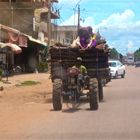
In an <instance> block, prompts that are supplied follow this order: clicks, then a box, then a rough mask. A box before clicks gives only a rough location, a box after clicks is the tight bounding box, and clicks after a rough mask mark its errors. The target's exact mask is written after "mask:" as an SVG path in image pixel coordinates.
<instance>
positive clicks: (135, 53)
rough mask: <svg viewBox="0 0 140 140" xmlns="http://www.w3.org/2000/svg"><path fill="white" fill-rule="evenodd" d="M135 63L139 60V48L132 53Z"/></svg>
mask: <svg viewBox="0 0 140 140" xmlns="http://www.w3.org/2000/svg"><path fill="white" fill-rule="evenodd" d="M134 57H135V61H136V60H140V48H139V49H138V50H136V51H135V52H134Z"/></svg>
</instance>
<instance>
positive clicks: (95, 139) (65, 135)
mask: <svg viewBox="0 0 140 140" xmlns="http://www.w3.org/2000/svg"><path fill="white" fill-rule="evenodd" d="M104 99H105V102H102V103H100V104H99V110H98V111H90V110H89V109H88V108H89V105H88V104H87V103H84V102H83V104H81V105H80V106H79V109H77V110H69V109H68V108H67V106H66V105H65V104H64V107H63V110H62V111H58V112H55V111H53V110H51V109H52V105H51V104H50V103H47V104H45V105H38V106H36V110H37V109H38V108H39V107H40V108H42V109H41V110H40V114H31V116H34V119H32V117H30V121H29V118H28V119H26V120H22V116H20V117H21V118H20V119H21V120H22V123H24V127H23V124H22V123H21V124H20V123H19V124H18V125H17V126H16V129H17V132H16V133H15V131H14V132H12V131H11V132H10V133H8V135H7V136H6V135H5V136H4V137H2V138H0V139H2V140H11V139H13V140H140V68H134V67H131V66H129V67H127V74H126V77H125V78H124V79H121V78H118V79H113V80H112V82H110V83H109V84H108V85H107V86H106V87H105V88H104ZM45 106H47V108H46V107H45ZM34 109H35V108H34ZM27 113H30V112H28V111H27ZM29 116H30V115H29ZM9 117H10V116H9ZM27 120H28V121H27ZM11 125H12V122H11ZM13 128H14V126H13ZM14 129H15V128H14ZM3 133H4V132H3Z"/></svg>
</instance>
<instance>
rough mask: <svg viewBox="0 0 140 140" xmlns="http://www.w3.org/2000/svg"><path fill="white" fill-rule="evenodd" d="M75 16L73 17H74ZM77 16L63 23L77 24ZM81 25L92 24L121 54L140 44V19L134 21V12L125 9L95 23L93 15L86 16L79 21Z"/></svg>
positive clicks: (133, 49) (132, 49) (134, 48)
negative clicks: (83, 20) (83, 19)
mask: <svg viewBox="0 0 140 140" xmlns="http://www.w3.org/2000/svg"><path fill="white" fill-rule="evenodd" d="M74 17H75V18H74ZM77 17H78V15H77V14H76V15H75V16H74V15H73V16H71V17H70V18H69V19H68V20H67V21H65V22H64V23H63V25H74V24H75V25H77V20H76V19H77ZM80 23H81V26H89V25H90V26H92V27H94V28H96V31H97V30H98V29H99V31H100V33H101V34H102V35H103V36H104V37H105V38H106V40H107V42H108V44H109V45H110V46H111V47H116V49H117V50H118V51H120V52H122V53H123V54H124V53H126V50H127V51H135V50H136V49H137V48H138V47H139V45H138V44H140V43H139V42H138V40H139V36H140V20H137V21H135V13H134V11H132V10H130V9H126V10H125V11H124V12H122V13H114V14H112V15H110V16H109V17H107V18H106V19H103V20H102V21H101V22H100V23H99V24H96V25H95V22H94V18H93V17H90V16H89V17H87V18H86V19H85V22H82V21H81V22H80Z"/></svg>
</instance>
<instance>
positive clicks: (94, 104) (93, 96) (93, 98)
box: [89, 78, 98, 110]
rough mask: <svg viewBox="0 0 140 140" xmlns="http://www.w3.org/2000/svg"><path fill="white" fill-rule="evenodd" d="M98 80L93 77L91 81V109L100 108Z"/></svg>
mask: <svg viewBox="0 0 140 140" xmlns="http://www.w3.org/2000/svg"><path fill="white" fill-rule="evenodd" d="M97 96H98V81H97V79H96V78H91V79H90V81H89V105H90V109H91V110H97V109H98V98H97Z"/></svg>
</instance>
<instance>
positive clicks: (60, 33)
mask: <svg viewBox="0 0 140 140" xmlns="http://www.w3.org/2000/svg"><path fill="white" fill-rule="evenodd" d="M76 37H77V26H75V25H74V26H70V25H67V26H57V41H58V42H60V43H62V44H65V45H70V44H72V42H73V40H74V39H76Z"/></svg>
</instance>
